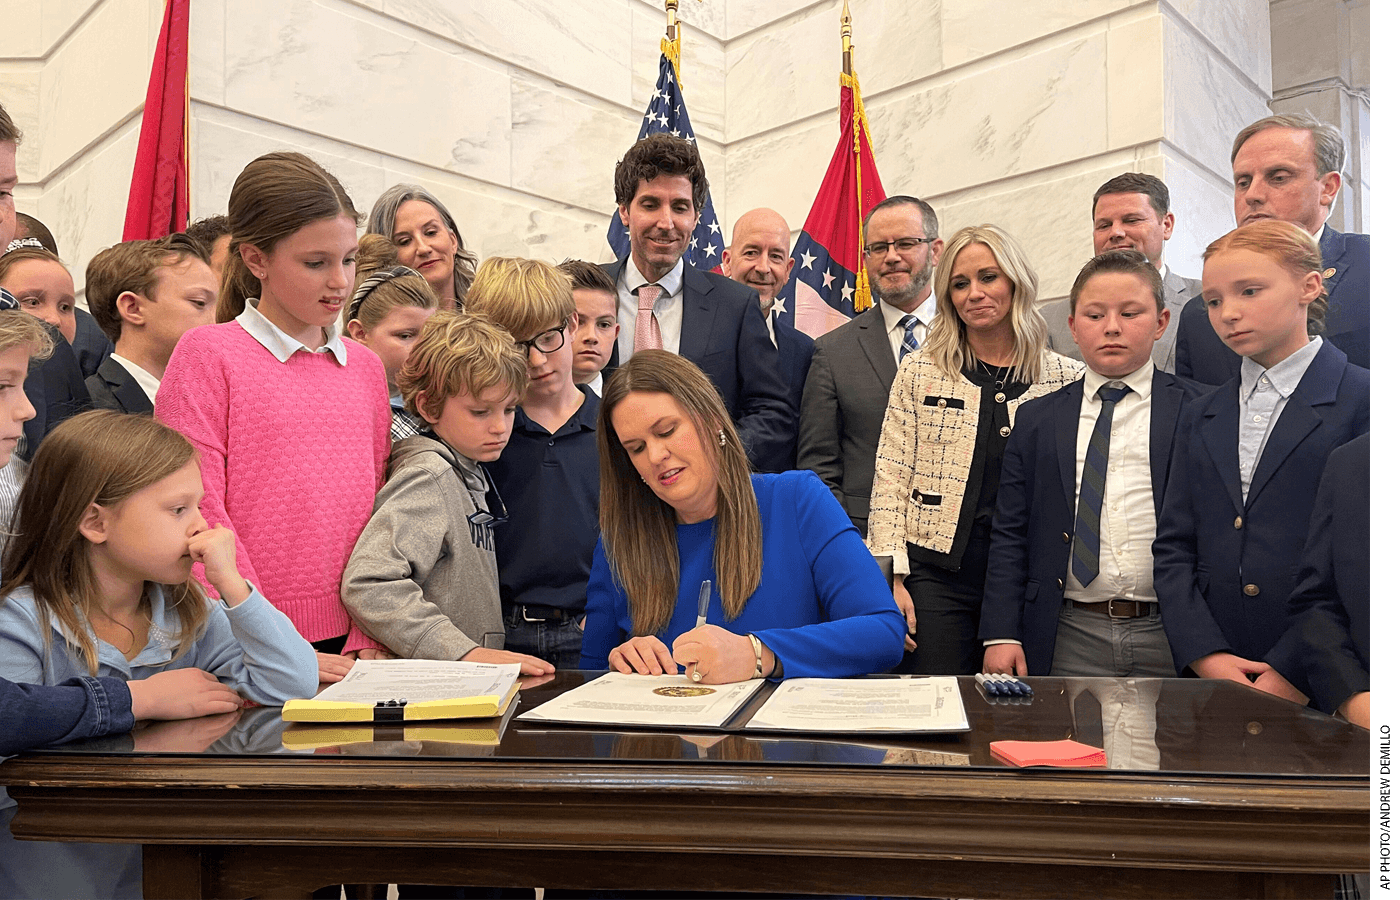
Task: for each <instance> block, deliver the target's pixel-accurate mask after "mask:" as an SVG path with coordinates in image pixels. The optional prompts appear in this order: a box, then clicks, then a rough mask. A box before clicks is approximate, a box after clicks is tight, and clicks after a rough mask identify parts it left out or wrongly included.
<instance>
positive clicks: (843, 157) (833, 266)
mask: <svg viewBox="0 0 1400 900" xmlns="http://www.w3.org/2000/svg"><path fill="white" fill-rule="evenodd" d="M884 199H885V188H884V186H883V185H882V184H880V173H879V172H877V171H876V169H875V151H874V150H873V149H872V147H871V143H870V126H869V122H868V121H867V120H866V117H865V104H864V103H862V102H861V99H860V81H859V79H857V78H856V77H855V75H854V73H853V74H851V75H849V76H848V75H846V74H845V73H842V75H841V139H840V140H839V141H838V142H837V144H836V152H835V153H834V154H832V157H831V165H829V166H828V167H827V170H826V177H825V178H823V179H822V183H821V187H820V188H818V189H817V198H816V199H815V200H813V201H812V210H811V212H809V213H808V214H807V222H806V224H804V225H803V226H802V233H801V234H800V235H798V238H797V245H796V246H795V247H794V248H793V253H792V255H793V258H794V259H795V260H797V265H796V266H795V267H794V268H793V276H794V277H793V278H792V279H790V280H789V281H788V287H787V288H785V289H784V292H785V293H787V292H788V291H791V294H790V298H789V299H790V300H791V301H792V303H793V307H794V309H793V312H794V314H795V315H794V318H795V323H794V324H796V326H797V328H798V329H800V330H802V331H804V332H806V333H807V334H810V335H812V336H813V337H819V336H821V335H823V334H825V333H826V332H828V331H830V330H831V329H833V328H835V327H836V326H838V325H840V324H842V323H843V322H845V321H846V320H847V319H849V318H850V317H851V316H854V315H855V314H856V313H858V312H862V311H863V310H866V309H868V308H869V307H870V303H871V299H870V288H869V283H868V281H867V279H866V275H865V255H864V253H863V251H862V249H861V248H862V247H863V246H864V244H865V240H864V236H863V234H862V233H861V222H862V220H863V219H864V218H865V214H866V213H867V212H869V211H870V209H871V207H873V206H874V205H875V204H877V203H879V202H880V201H881V200H884ZM781 299H782V298H780V300H781ZM784 311H785V310H780V312H779V315H782V314H783V312H784Z"/></svg>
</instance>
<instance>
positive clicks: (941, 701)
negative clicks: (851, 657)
mask: <svg viewBox="0 0 1400 900" xmlns="http://www.w3.org/2000/svg"><path fill="white" fill-rule="evenodd" d="M744 727H745V728H753V729H763V730H768V731H811V732H828V733H839V732H867V733H868V732H898V733H906V734H907V733H913V732H930V731H967V730H968V724H967V711H966V710H964V709H963V703H962V692H961V691H959V690H958V680H957V679H956V678H951V677H933V678H793V679H791V680H789V681H784V682H783V683H782V684H781V685H779V686H778V689H777V690H776V691H774V692H773V694H772V695H771V696H770V697H769V698H768V699H767V700H766V701H764V703H763V707H762V708H761V709H759V710H758V712H756V713H754V714H753V717H752V718H750V719H749V722H748V724H747V725H745V726H744Z"/></svg>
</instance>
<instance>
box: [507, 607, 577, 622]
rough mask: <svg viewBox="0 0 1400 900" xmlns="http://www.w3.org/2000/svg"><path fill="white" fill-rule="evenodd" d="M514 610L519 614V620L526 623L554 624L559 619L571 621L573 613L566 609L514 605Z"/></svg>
mask: <svg viewBox="0 0 1400 900" xmlns="http://www.w3.org/2000/svg"><path fill="white" fill-rule="evenodd" d="M515 608H516V609H517V610H518V611H519V612H520V618H521V619H523V620H525V621H526V622H556V621H559V620H560V619H571V618H573V616H574V613H573V612H571V611H570V610H567V609H560V608H559V607H557V606H522V605H521V604H519V603H517V604H515Z"/></svg>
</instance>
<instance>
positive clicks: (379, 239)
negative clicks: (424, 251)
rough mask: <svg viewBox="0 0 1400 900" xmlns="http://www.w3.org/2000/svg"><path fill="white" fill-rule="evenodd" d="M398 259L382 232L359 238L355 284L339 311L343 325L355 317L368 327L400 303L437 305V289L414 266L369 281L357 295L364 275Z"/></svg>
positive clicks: (384, 268) (378, 271)
mask: <svg viewBox="0 0 1400 900" xmlns="http://www.w3.org/2000/svg"><path fill="white" fill-rule="evenodd" d="M386 253H387V256H386ZM397 260H398V256H397V255H396V254H395V252H394V245H393V243H392V242H391V241H390V240H389V239H388V238H386V237H384V236H383V235H382V234H366V235H365V236H364V237H362V238H360V249H359V250H357V251H356V252H355V288H354V290H353V291H351V293H350V298H351V299H350V302H349V303H346V304H345V309H344V310H342V311H341V314H340V317H341V324H342V325H349V324H350V321H351V320H352V319H358V320H359V322H360V324H361V325H363V326H364V327H365V330H366V331H368V330H369V329H371V328H373V327H374V326H376V325H378V324H379V323H380V322H382V321H384V317H385V316H387V315H388V314H389V313H390V312H391V311H393V310H395V309H398V308H399V307H401V306H413V307H417V308H418V309H437V308H438V302H439V301H438V295H437V292H436V291H434V290H433V286H432V285H430V284H428V281H427V279H426V278H424V277H423V276H422V274H421V273H419V272H417V271H415V270H413V269H408V271H407V272H406V273H404V274H401V275H395V276H393V277H390V278H386V279H384V280H381V281H380V282H379V283H378V284H375V285H372V286H371V287H370V288H369V292H368V293H367V294H365V295H364V296H363V297H361V296H360V286H361V285H362V284H364V283H365V279H366V278H369V277H370V276H371V275H380V274H384V273H387V272H389V271H391V270H393V269H394V268H396V267H399V264H398V262H397ZM399 268H402V267H399Z"/></svg>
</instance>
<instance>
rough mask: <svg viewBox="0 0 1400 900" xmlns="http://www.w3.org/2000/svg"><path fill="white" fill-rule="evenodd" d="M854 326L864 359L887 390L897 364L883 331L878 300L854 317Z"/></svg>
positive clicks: (883, 324) (891, 382) (887, 337)
mask: <svg viewBox="0 0 1400 900" xmlns="http://www.w3.org/2000/svg"><path fill="white" fill-rule="evenodd" d="M856 327H857V328H858V329H859V331H858V333H857V335H856V340H857V341H859V343H860V347H861V349H862V350H864V351H865V356H866V359H868V360H870V366H871V368H873V369H874V370H875V375H876V376H877V377H878V378H879V379H880V383H881V384H882V385H883V386H884V388H885V391H886V392H888V391H889V389H890V386H891V385H893V384H894V375H895V371H896V370H897V369H898V368H899V364H898V363H896V362H895V359H894V353H893V352H891V350H890V339H889V335H888V334H886V333H885V317H884V315H883V314H882V313H881V312H880V305H879V302H878V301H876V304H875V305H874V306H872V307H871V308H870V309H869V310H868V311H866V312H864V313H861V315H860V317H859V318H858V319H856Z"/></svg>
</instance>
